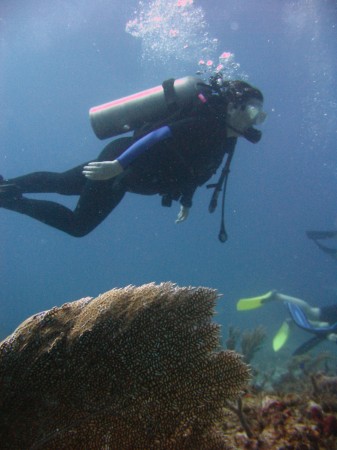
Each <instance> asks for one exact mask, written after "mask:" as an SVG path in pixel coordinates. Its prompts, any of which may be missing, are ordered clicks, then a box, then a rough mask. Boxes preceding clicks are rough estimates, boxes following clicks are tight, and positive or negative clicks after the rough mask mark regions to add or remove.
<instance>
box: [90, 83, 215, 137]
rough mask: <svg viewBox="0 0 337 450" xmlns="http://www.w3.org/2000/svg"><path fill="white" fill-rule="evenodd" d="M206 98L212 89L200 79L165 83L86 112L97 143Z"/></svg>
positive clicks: (205, 100) (203, 101) (201, 101)
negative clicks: (97, 140) (99, 140)
mask: <svg viewBox="0 0 337 450" xmlns="http://www.w3.org/2000/svg"><path fill="white" fill-rule="evenodd" d="M208 95H212V88H211V86H210V85H208V84H206V83H205V82H203V81H202V80H201V79H200V78H197V77H193V76H188V77H184V78H179V79H177V80H174V79H170V80H166V81H164V82H163V84H162V85H161V86H156V87H153V88H151V89H147V90H145V91H141V92H137V93H136V94H132V95H129V96H127V97H123V98H120V99H117V100H113V101H111V102H108V103H104V104H102V105H99V106H94V107H92V108H90V110H89V116H90V121H91V126H92V128H93V130H94V132H95V134H96V136H97V137H98V138H99V139H107V138H110V137H113V136H117V135H119V134H123V133H127V132H128V131H132V130H135V129H137V128H140V127H142V126H143V125H144V124H146V123H148V122H153V121H158V120H163V119H165V118H166V117H168V116H169V115H170V114H172V113H173V112H175V111H177V110H179V109H182V108H185V107H191V106H193V105H195V104H198V103H199V104H200V103H206V102H207V96H208Z"/></svg>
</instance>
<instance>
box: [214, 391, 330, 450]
mask: <svg viewBox="0 0 337 450" xmlns="http://www.w3.org/2000/svg"><path fill="white" fill-rule="evenodd" d="M228 406H229V408H228V413H227V417H226V420H225V421H224V422H223V431H224V433H225V434H226V436H227V449H231V450H237V449H247V450H270V449H275V450H276V449H277V450H336V448H337V417H336V415H335V414H333V413H331V412H329V411H325V410H324V409H323V407H322V406H321V404H320V403H319V402H317V403H316V402H315V401H314V400H313V394H312V392H311V391H310V386H309V385H305V386H303V384H302V387H301V392H300V394H278V395H277V394H265V393H263V392H261V393H259V394H255V393H252V392H250V393H247V394H246V395H245V397H244V398H243V399H242V404H241V406H240V405H239V406H240V408H241V411H240V409H239V408H236V407H233V405H228ZM240 416H243V417H244V422H242V417H240Z"/></svg>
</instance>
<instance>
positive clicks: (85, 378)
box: [0, 283, 249, 450]
mask: <svg viewBox="0 0 337 450" xmlns="http://www.w3.org/2000/svg"><path fill="white" fill-rule="evenodd" d="M216 298H217V294H216V292H215V291H214V290H212V289H208V288H202V287H199V288H192V287H183V288H180V287H177V286H175V285H174V284H172V283H162V284H160V285H155V284H152V283H151V284H147V285H143V286H140V287H132V286H129V287H126V288H123V289H113V290H111V291H109V292H106V293H105V294H103V295H100V296H99V297H97V298H94V299H91V298H85V299H81V300H78V301H75V302H72V303H66V304H64V305H63V306H61V307H59V308H57V307H55V308H53V309H51V310H49V311H45V312H43V313H40V314H36V315H35V316H32V317H31V318H29V319H27V320H26V321H25V322H23V323H22V324H21V325H20V326H19V327H18V328H17V329H16V330H15V331H14V333H13V334H12V335H10V336H9V337H8V338H7V339H5V340H4V341H2V342H1V344H0V410H1V415H0V442H1V448H2V449H10V450H16V449H20V450H22V449H25V450H26V449H31V450H33V449H34V450H35V449H48V450H62V449H71V450H76V449H78V450H83V449H86V450H91V449H109V450H128V449H139V450H140V449H146V450H149V449H160V450H165V449H170V450H171V449H194V450H195V449H196V448H199V449H200V448H202V449H221V448H225V443H224V437H223V435H222V434H221V432H220V431H219V430H218V429H217V428H216V424H217V422H218V421H219V420H221V418H222V417H223V416H222V415H223V407H224V403H225V401H226V399H230V398H234V397H235V396H237V395H238V394H239V392H240V391H241V389H242V388H243V386H244V385H245V383H246V382H247V380H248V377H249V370H248V367H247V366H246V365H245V364H244V363H243V362H242V361H241V358H240V356H239V355H237V354H236V353H234V352H231V351H217V347H218V342H219V327H218V326H217V325H214V324H212V323H211V318H212V315H213V308H214V304H215V301H216Z"/></svg>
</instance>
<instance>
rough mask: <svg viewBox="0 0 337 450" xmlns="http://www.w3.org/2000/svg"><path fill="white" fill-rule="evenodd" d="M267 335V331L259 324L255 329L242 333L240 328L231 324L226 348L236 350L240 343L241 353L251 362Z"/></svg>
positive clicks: (245, 359)
mask: <svg viewBox="0 0 337 450" xmlns="http://www.w3.org/2000/svg"><path fill="white" fill-rule="evenodd" d="M266 336H267V335H266V332H265V330H264V328H263V327H262V326H257V327H256V328H254V329H253V330H245V331H243V332H242V333H241V331H240V330H239V329H238V328H235V327H233V326H230V327H229V328H228V337H227V339H226V341H225V342H226V348H227V349H228V350H235V349H236V347H238V346H239V344H240V346H241V352H240V353H242V355H243V358H244V361H245V362H246V363H247V364H249V363H250V362H251V360H252V359H253V358H254V356H255V354H256V353H257V352H258V351H259V350H260V349H261V347H262V345H263V343H264V341H265V339H266ZM240 338H241V339H240Z"/></svg>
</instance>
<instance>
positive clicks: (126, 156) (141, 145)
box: [117, 126, 172, 169]
mask: <svg viewBox="0 0 337 450" xmlns="http://www.w3.org/2000/svg"><path fill="white" fill-rule="evenodd" d="M170 137H172V131H171V128H170V127H168V126H164V127H161V128H158V130H154V131H151V132H150V133H148V134H146V135H145V136H143V137H142V138H140V139H139V140H138V141H136V142H134V143H133V144H132V145H131V146H130V147H129V148H128V149H126V150H125V152H124V153H122V154H121V155H120V156H119V157H118V158H117V161H118V162H119V164H120V165H121V166H122V167H123V169H125V168H126V167H127V166H128V165H129V164H131V163H132V162H133V161H134V160H135V159H136V158H138V157H139V156H140V155H142V154H143V153H145V152H146V151H147V150H149V148H151V147H152V146H153V145H155V144H157V143H158V142H160V141H162V140H164V139H167V138H170Z"/></svg>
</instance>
